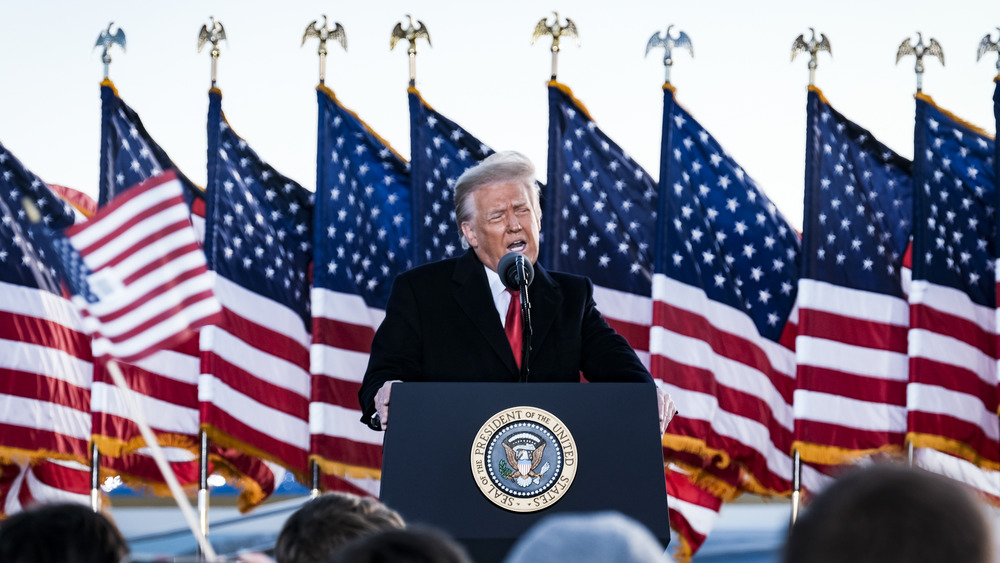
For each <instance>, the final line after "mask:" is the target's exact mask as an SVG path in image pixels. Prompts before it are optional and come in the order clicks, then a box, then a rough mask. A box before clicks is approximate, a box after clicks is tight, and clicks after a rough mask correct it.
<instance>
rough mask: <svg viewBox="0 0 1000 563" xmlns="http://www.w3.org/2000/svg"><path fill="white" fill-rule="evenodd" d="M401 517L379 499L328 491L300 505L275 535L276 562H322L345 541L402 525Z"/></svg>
mask: <svg viewBox="0 0 1000 563" xmlns="http://www.w3.org/2000/svg"><path fill="white" fill-rule="evenodd" d="M403 526H404V524H403V518H402V517H401V516H400V515H399V513H398V512H396V511H395V510H392V509H391V508H389V507H387V506H386V505H384V504H382V503H380V502H379V501H377V500H375V499H373V498H368V497H360V496H357V495H352V494H350V493H338V492H330V493H326V494H322V495H320V496H318V497H316V498H314V499H312V500H310V501H309V502H307V503H305V504H303V505H302V506H301V507H300V508H299V509H298V510H296V511H295V513H294V514H292V515H291V516H290V517H289V518H288V520H287V521H285V525H284V526H283V527H282V528H281V533H280V534H278V540H277V542H276V543H275V546H274V558H275V559H277V561H278V563H324V562H325V561H327V560H328V559H329V558H330V556H331V555H333V553H334V552H335V551H337V550H338V549H340V548H341V547H343V546H344V545H345V544H347V543H348V542H350V541H351V540H354V539H356V538H360V537H363V536H368V535H371V534H374V533H377V532H380V531H382V530H392V529H398V528H402V527H403Z"/></svg>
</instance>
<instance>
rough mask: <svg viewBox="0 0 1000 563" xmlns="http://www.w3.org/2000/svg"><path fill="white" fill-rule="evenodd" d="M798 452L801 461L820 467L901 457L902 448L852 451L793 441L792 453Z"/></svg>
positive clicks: (883, 447)
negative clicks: (879, 456) (870, 458)
mask: <svg viewBox="0 0 1000 563" xmlns="http://www.w3.org/2000/svg"><path fill="white" fill-rule="evenodd" d="M795 450H798V451H799V456H800V457H801V458H802V461H804V462H808V463H817V464H820V465H846V464H849V463H851V462H853V461H855V460H857V459H859V458H862V457H865V456H870V455H875V454H892V455H901V454H902V453H903V448H902V446H896V445H885V446H880V447H878V448H870V449H864V450H853V449H847V448H838V447H836V446H821V445H819V444H810V443H807V442H801V441H795V442H793V443H792V451H795Z"/></svg>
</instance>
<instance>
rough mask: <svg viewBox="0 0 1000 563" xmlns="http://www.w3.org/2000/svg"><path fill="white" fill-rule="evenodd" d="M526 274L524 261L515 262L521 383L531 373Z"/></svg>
mask: <svg viewBox="0 0 1000 563" xmlns="http://www.w3.org/2000/svg"><path fill="white" fill-rule="evenodd" d="M526 278H527V276H526V275H525V271H524V262H523V261H519V262H518V263H517V285H518V290H519V291H520V292H521V383H527V381H528V375H529V374H530V373H531V368H530V366H529V358H530V357H531V299H530V298H529V297H528V284H527V279H526Z"/></svg>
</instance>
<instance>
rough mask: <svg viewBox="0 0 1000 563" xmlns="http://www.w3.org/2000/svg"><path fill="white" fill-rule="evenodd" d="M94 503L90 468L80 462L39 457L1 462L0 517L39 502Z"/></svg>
mask: <svg viewBox="0 0 1000 563" xmlns="http://www.w3.org/2000/svg"><path fill="white" fill-rule="evenodd" d="M55 503H75V504H82V505H89V504H90V468H89V467H88V466H86V465H83V464H81V463H79V462H76V461H67V460H58V459H44V458H43V459H38V460H35V461H32V462H31V463H30V464H28V463H24V464H5V465H0V519H2V518H4V517H7V516H11V515H13V514H16V513H18V512H21V511H22V510H25V509H27V508H30V507H31V506H33V505H36V504H55Z"/></svg>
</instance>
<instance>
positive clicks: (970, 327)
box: [906, 280, 1000, 470]
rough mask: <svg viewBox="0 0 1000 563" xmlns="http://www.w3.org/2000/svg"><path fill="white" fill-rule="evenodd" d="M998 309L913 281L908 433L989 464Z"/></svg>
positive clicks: (999, 451) (998, 433) (995, 454)
mask: <svg viewBox="0 0 1000 563" xmlns="http://www.w3.org/2000/svg"><path fill="white" fill-rule="evenodd" d="M997 314H998V312H997V310H996V309H995V308H992V307H984V306H982V305H977V304H976V303H973V302H972V300H971V299H969V296H968V295H966V294H965V293H964V292H962V291H959V290H957V289H954V288H950V287H945V286H941V285H937V284H934V283H930V282H928V281H926V280H917V281H914V282H913V284H912V291H911V293H910V332H909V354H910V381H909V385H908V386H907V388H906V392H907V397H906V398H907V403H906V406H907V411H908V412H907V420H908V426H907V434H908V437H909V438H910V440H911V441H912V442H913V443H914V445H915V446H917V447H922V446H925V447H933V448H936V449H940V450H943V451H946V452H948V453H951V454H952V455H956V456H960V457H963V458H965V459H966V460H968V461H970V462H973V463H976V464H977V465H980V466H984V467H988V468H991V469H993V470H996V469H1000V419H998V418H997V407H998V396H997V387H998V378H997V353H996V345H997V343H996V337H997V331H996V324H997V319H996V316H997Z"/></svg>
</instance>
